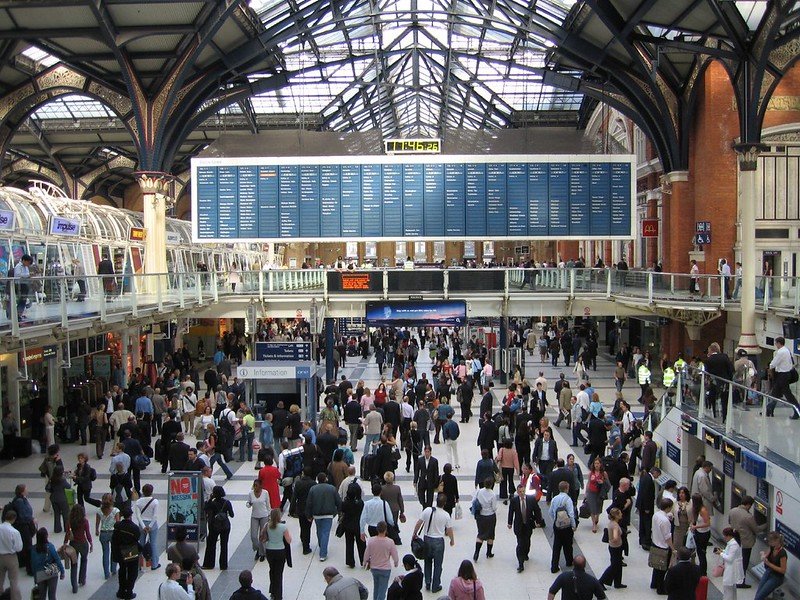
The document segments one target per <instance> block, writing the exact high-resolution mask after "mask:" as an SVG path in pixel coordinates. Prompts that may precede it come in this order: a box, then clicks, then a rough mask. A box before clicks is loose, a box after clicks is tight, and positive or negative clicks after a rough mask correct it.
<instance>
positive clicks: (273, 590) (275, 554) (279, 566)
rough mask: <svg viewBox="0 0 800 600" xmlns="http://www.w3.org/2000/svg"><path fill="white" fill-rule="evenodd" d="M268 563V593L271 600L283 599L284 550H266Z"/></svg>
mask: <svg viewBox="0 0 800 600" xmlns="http://www.w3.org/2000/svg"><path fill="white" fill-rule="evenodd" d="M267 563H269V595H270V597H271V598H272V600H283V568H284V566H286V550H284V549H283V548H281V549H280V550H267Z"/></svg>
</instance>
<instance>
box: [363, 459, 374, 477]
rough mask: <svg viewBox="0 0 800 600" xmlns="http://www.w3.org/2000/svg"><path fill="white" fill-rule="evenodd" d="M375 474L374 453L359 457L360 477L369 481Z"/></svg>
mask: <svg viewBox="0 0 800 600" xmlns="http://www.w3.org/2000/svg"><path fill="white" fill-rule="evenodd" d="M373 475H375V455H374V454H366V455H364V456H362V457H361V479H362V480H364V481H370V480H371V479H372V477H373Z"/></svg>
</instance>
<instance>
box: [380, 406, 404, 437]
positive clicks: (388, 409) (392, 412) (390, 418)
mask: <svg viewBox="0 0 800 600" xmlns="http://www.w3.org/2000/svg"><path fill="white" fill-rule="evenodd" d="M402 420H403V411H402V409H401V408H400V403H399V402H398V401H397V400H389V401H388V402H386V404H384V405H383V422H384V423H389V424H390V425H391V426H392V435H394V436H395V437H397V430H398V429H399V428H400V422H401V421H402Z"/></svg>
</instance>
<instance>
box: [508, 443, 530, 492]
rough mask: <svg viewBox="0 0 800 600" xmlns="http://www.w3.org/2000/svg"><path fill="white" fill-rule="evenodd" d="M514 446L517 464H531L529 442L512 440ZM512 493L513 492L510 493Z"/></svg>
mask: <svg viewBox="0 0 800 600" xmlns="http://www.w3.org/2000/svg"><path fill="white" fill-rule="evenodd" d="M514 446H515V447H516V449H517V456H519V464H520V465H523V464H525V463H529V462H531V442H530V440H524V439H523V440H521V439H520V438H517V439H516V440H514ZM510 493H512V494H513V493H514V492H510Z"/></svg>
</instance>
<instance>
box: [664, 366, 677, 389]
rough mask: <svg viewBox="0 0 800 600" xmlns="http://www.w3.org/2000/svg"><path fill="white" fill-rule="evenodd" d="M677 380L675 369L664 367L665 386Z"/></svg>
mask: <svg viewBox="0 0 800 600" xmlns="http://www.w3.org/2000/svg"><path fill="white" fill-rule="evenodd" d="M674 381H675V371H673V370H672V369H670V368H669V367H667V368H666V369H664V387H665V388H668V387H670V386H671V385H672V384H673V383H674Z"/></svg>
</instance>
